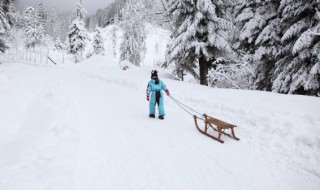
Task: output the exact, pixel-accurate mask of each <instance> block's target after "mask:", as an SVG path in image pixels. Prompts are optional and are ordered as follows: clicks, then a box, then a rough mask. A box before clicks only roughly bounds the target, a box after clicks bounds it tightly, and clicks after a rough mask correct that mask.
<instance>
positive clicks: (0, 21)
mask: <svg viewBox="0 0 320 190" xmlns="http://www.w3.org/2000/svg"><path fill="white" fill-rule="evenodd" d="M10 28H11V27H10V24H9V22H8V21H7V18H6V15H5V13H4V11H3V8H2V7H0V52H2V53H3V52H4V51H5V50H6V49H7V48H8V47H7V45H6V44H5V41H4V39H3V37H4V35H5V33H6V32H7V30H9V29H10Z"/></svg>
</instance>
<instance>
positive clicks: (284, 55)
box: [272, 0, 320, 95]
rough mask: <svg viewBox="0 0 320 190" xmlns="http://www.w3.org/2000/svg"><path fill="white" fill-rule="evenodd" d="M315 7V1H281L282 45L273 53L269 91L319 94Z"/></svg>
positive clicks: (319, 45)
mask: <svg viewBox="0 0 320 190" xmlns="http://www.w3.org/2000/svg"><path fill="white" fill-rule="evenodd" d="M316 9H318V10H319V9H320V2H319V0H295V1H286V0H282V1H281V3H280V6H279V9H278V11H279V12H280V13H281V21H280V24H281V25H282V26H283V27H282V33H283V35H282V38H281V42H282V44H283V48H282V49H281V51H279V53H278V54H277V58H278V61H277V62H276V63H275V68H274V71H273V75H272V79H273V85H272V90H273V91H276V92H280V93H290V94H291V93H292V94H305V95H317V94H318V95H319V94H320V76H319V75H320V73H319V70H318V69H316V68H318V67H319V62H320V56H319V55H320V37H319V36H317V35H313V32H320V28H319V25H318V20H317V17H316V14H317V12H316Z"/></svg>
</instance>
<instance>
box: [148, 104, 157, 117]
mask: <svg viewBox="0 0 320 190" xmlns="http://www.w3.org/2000/svg"><path fill="white" fill-rule="evenodd" d="M155 112H156V104H153V103H151V102H150V103H149V114H153V115H155Z"/></svg>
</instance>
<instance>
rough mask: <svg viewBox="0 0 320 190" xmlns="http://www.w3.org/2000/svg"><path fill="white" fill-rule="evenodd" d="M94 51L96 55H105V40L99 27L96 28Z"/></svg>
mask: <svg viewBox="0 0 320 190" xmlns="http://www.w3.org/2000/svg"><path fill="white" fill-rule="evenodd" d="M93 50H94V53H95V54H98V55H99V54H101V55H104V39H103V37H102V34H101V29H100V28H99V27H96V31H95V35H94V37H93Z"/></svg>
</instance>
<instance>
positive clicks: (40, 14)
mask: <svg viewBox="0 0 320 190" xmlns="http://www.w3.org/2000/svg"><path fill="white" fill-rule="evenodd" d="M37 18H38V22H39V24H41V25H42V26H43V27H44V26H45V24H46V22H47V13H46V12H45V9H44V6H43V2H42V1H40V2H39V4H38V9H37Z"/></svg>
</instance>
